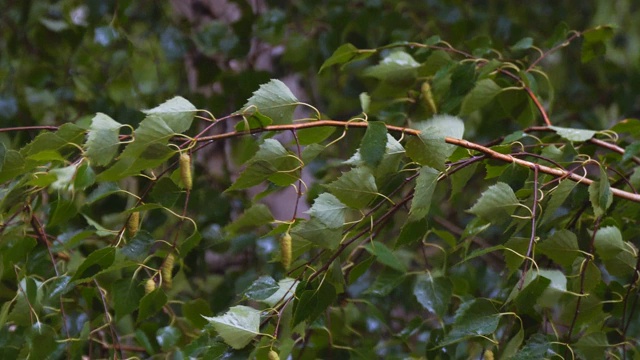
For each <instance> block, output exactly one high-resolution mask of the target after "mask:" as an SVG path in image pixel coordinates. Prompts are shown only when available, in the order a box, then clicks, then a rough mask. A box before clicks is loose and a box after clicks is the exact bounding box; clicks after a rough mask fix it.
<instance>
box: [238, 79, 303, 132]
mask: <svg viewBox="0 0 640 360" xmlns="http://www.w3.org/2000/svg"><path fill="white" fill-rule="evenodd" d="M298 103H299V101H298V99H297V98H296V97H295V95H293V93H292V92H291V90H289V88H288V87H287V85H285V84H284V83H283V82H282V81H280V80H276V79H272V80H271V81H269V82H268V83H266V84H262V85H260V88H259V89H258V90H256V91H255V92H254V93H253V96H252V97H251V98H250V99H249V101H247V103H246V104H244V106H243V107H242V110H240V112H243V113H247V112H248V113H250V112H251V109H252V108H255V109H256V110H258V111H259V112H260V113H262V114H263V115H265V116H267V117H269V118H271V119H272V120H273V123H274V124H291V122H292V121H293V112H294V111H295V109H296V106H297V105H298Z"/></svg>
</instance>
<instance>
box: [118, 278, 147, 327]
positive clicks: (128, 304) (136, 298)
mask: <svg viewBox="0 0 640 360" xmlns="http://www.w3.org/2000/svg"><path fill="white" fill-rule="evenodd" d="M111 292H112V293H113V294H116V296H114V297H113V308H114V310H115V311H116V319H118V320H120V319H122V318H123V317H124V316H126V315H129V314H131V313H132V312H133V311H134V310H136V309H137V308H138V305H139V303H140V300H141V299H142V297H143V296H144V289H143V288H142V286H138V282H137V281H133V280H132V279H130V278H124V279H120V280H118V281H116V282H115V283H113V286H112V287H111Z"/></svg>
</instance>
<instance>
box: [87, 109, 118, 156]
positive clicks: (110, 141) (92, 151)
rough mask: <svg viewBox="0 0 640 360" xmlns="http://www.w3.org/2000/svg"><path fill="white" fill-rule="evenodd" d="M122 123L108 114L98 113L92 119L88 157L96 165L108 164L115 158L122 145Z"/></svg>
mask: <svg viewBox="0 0 640 360" xmlns="http://www.w3.org/2000/svg"><path fill="white" fill-rule="evenodd" d="M121 126H122V124H120V123H119V122H117V121H115V120H113V119H112V118H110V117H109V116H108V115H106V114H103V113H97V114H96V116H94V117H93V119H92V120H91V127H90V128H89V132H88V134H87V143H86V148H87V157H88V158H89V160H91V161H92V162H94V163H95V164H96V165H101V166H104V165H107V164H109V163H110V162H111V160H113V158H114V157H115V156H116V153H117V152H118V147H119V146H120V139H119V138H118V135H119V133H120V127H121Z"/></svg>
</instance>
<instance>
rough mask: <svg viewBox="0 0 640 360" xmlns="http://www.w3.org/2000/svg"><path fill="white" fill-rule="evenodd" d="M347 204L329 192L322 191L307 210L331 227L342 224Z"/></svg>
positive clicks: (338, 226) (334, 227)
mask: <svg viewBox="0 0 640 360" xmlns="http://www.w3.org/2000/svg"><path fill="white" fill-rule="evenodd" d="M347 209H348V208H347V206H346V205H345V204H343V203H341V202H340V200H338V198H337V197H335V196H334V195H332V194H330V193H322V194H320V195H318V197H317V198H316V199H315V200H314V202H313V205H312V206H311V209H309V210H308V211H307V212H308V213H309V215H311V216H313V217H315V218H316V219H318V220H319V221H320V222H322V223H323V224H325V225H326V226H327V227H329V228H331V229H336V228H340V227H342V225H344V216H345V213H346V211H347Z"/></svg>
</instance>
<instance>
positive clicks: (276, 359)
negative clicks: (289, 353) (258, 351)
mask: <svg viewBox="0 0 640 360" xmlns="http://www.w3.org/2000/svg"><path fill="white" fill-rule="evenodd" d="M267 359H269V360H280V355H278V353H277V352H275V351H274V350H269V354H267Z"/></svg>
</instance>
